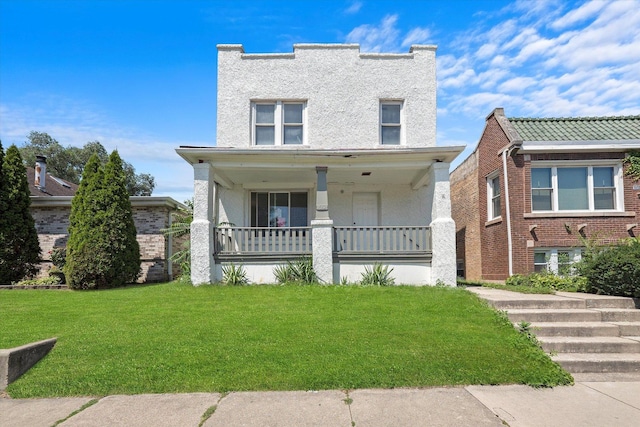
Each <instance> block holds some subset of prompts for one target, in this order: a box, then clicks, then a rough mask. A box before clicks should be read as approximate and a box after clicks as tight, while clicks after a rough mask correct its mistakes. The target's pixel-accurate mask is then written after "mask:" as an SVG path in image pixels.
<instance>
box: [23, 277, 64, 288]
mask: <svg viewBox="0 0 640 427" xmlns="http://www.w3.org/2000/svg"><path fill="white" fill-rule="evenodd" d="M61 282H62V281H61V279H60V278H59V277H57V276H49V277H41V278H39V279H29V280H21V281H20V282H18V283H16V285H17V286H33V287H38V286H55V285H59V284H61Z"/></svg>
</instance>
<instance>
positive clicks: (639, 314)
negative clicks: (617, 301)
mask: <svg viewBox="0 0 640 427" xmlns="http://www.w3.org/2000/svg"><path fill="white" fill-rule="evenodd" d="M595 310H596V311H599V312H601V313H602V321H603V322H640V310H638V309H626V308H598V309H595Z"/></svg>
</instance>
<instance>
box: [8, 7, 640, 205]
mask: <svg viewBox="0 0 640 427" xmlns="http://www.w3.org/2000/svg"><path fill="white" fill-rule="evenodd" d="M301 42H318V43H343V42H349V43H360V45H361V50H362V51H374V52H379V51H382V52H407V51H408V49H409V46H410V45H411V44H421V43H422V44H424V43H426V44H436V45H438V51H437V63H438V123H437V129H438V131H437V135H438V136H437V139H438V145H467V147H468V148H467V150H465V152H464V153H463V154H462V155H461V157H460V158H459V159H458V161H457V162H456V163H454V165H455V164H457V163H459V161H461V160H462V159H463V158H464V157H466V156H467V155H468V154H469V152H470V151H472V150H473V148H474V147H475V144H476V143H477V141H478V138H479V137H480V135H481V133H482V130H483V127H484V121H485V117H486V116H487V115H488V114H489V113H490V112H491V111H492V110H493V109H494V108H496V107H504V108H505V112H506V114H507V116H509V117H561V116H565V117H566V116H602V115H630V114H633V115H637V114H640V0H622V1H602V0H597V1H558V0H516V1H502V0H494V1H483V0H457V1H455V0H454V1H445V0H438V1H436V0H425V1H417V0H416V1H402V0H397V1H383V0H380V1H374V0H355V1H354V0H345V1H338V0H325V1H313V2H312V1H294V0H287V1H256V0H252V1H213V0H209V1H206V0H199V1H198V0H183V1H170V0H144V1H132V0H128V1H117V0H111V1H102V0H92V1H80V0H77V1H61V0H39V1H31V0H1V1H0V139H1V140H2V144H3V146H4V147H5V148H6V147H8V146H9V145H10V144H12V143H15V144H17V145H20V144H22V143H23V142H24V141H25V140H26V136H27V135H28V133H29V132H30V131H32V130H35V131H40V132H47V133H49V134H50V135H51V136H52V137H54V138H55V139H57V140H58V141H59V142H60V143H61V144H63V145H65V146H66V145H75V146H82V145H83V144H85V143H86V142H88V141H94V140H98V141H100V142H102V143H103V145H104V146H105V147H106V148H107V150H109V151H110V150H112V149H114V148H117V149H118V151H119V152H120V154H121V155H122V157H123V158H124V159H125V160H127V161H129V162H130V163H132V164H133V165H134V166H135V168H136V170H137V171H138V172H146V173H151V174H152V175H154V176H155V177H156V183H157V186H156V190H155V191H154V195H159V196H172V197H174V198H175V199H177V200H179V201H183V200H185V199H187V198H190V197H191V195H192V184H191V183H192V170H191V167H190V166H189V165H188V164H187V163H186V162H184V161H183V160H182V159H181V158H180V157H178V156H177V155H176V154H175V151H174V149H175V148H176V147H178V146H179V145H215V126H216V121H215V120H216V55H217V54H216V44H219V43H241V44H243V45H244V48H245V51H246V52H249V53H259V52H291V51H292V50H293V44H294V43H301Z"/></svg>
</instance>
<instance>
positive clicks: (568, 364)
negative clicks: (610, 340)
mask: <svg viewBox="0 0 640 427" xmlns="http://www.w3.org/2000/svg"><path fill="white" fill-rule="evenodd" d="M551 359H553V360H554V361H555V362H557V363H558V364H560V366H562V367H563V368H564V369H566V370H567V371H569V372H571V373H584V372H640V354H638V353H600V354H598V353H559V354H557V355H555V356H551Z"/></svg>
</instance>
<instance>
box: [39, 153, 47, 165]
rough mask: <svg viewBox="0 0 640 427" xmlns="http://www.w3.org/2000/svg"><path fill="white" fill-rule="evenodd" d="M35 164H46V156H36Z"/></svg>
mask: <svg viewBox="0 0 640 427" xmlns="http://www.w3.org/2000/svg"><path fill="white" fill-rule="evenodd" d="M36 162H43V163H47V156H42V155H40V156H36Z"/></svg>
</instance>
